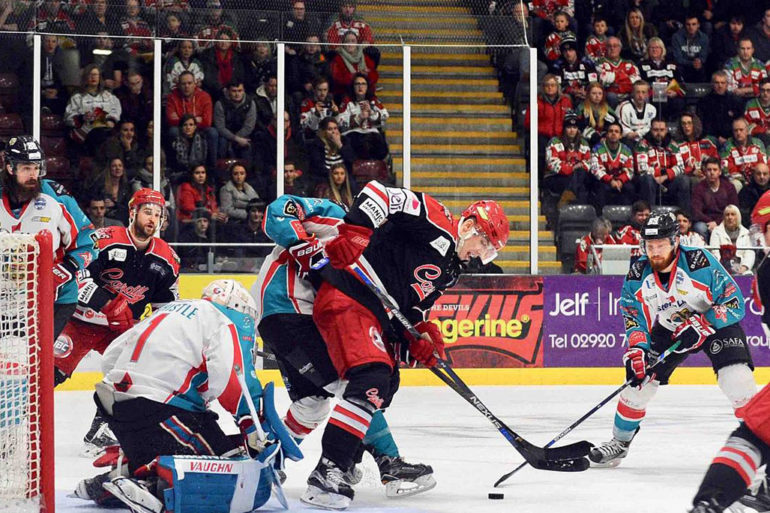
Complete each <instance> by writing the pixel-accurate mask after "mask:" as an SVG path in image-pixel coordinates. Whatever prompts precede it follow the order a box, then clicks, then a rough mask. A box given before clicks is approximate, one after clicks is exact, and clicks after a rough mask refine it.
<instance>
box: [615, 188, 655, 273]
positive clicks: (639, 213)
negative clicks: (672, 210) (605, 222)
mask: <svg viewBox="0 0 770 513" xmlns="http://www.w3.org/2000/svg"><path fill="white" fill-rule="evenodd" d="M649 217H650V204H649V203H647V202H646V201H644V200H637V201H635V202H634V203H633V205H631V220H630V221H629V223H628V224H627V225H625V226H624V227H622V228H620V229H619V230H618V231H616V232H615V233H614V234H613V235H612V240H613V242H614V243H615V244H624V245H627V246H636V247H635V248H634V249H632V250H631V258H632V259H633V258H636V257H639V256H642V249H641V248H640V247H639V243H640V242H641V241H642V234H641V232H640V231H639V230H641V229H642V226H644V223H646V222H647V219H649ZM632 261H633V260H632Z"/></svg>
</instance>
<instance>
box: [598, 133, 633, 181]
mask: <svg viewBox="0 0 770 513" xmlns="http://www.w3.org/2000/svg"><path fill="white" fill-rule="evenodd" d="M591 174H592V175H594V177H595V178H596V179H597V180H601V181H602V182H606V183H609V182H610V181H612V180H613V179H616V180H620V181H621V182H623V183H626V182H628V181H629V180H631V178H632V177H633V174H634V154H633V153H631V148H629V147H628V146H626V145H625V144H623V143H618V147H617V149H615V150H612V149H610V147H609V146H608V145H607V141H602V142H600V143H599V144H597V145H596V146H594V149H593V150H592V151H591Z"/></svg>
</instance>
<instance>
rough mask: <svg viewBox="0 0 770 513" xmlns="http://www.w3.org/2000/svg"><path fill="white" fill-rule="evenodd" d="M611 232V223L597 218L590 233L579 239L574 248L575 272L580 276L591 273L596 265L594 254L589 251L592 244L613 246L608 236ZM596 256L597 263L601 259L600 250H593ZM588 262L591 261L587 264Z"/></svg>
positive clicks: (613, 242)
mask: <svg viewBox="0 0 770 513" xmlns="http://www.w3.org/2000/svg"><path fill="white" fill-rule="evenodd" d="M610 231H612V223H610V221H609V220H607V219H605V218H603V217H597V218H596V219H594V222H593V223H592V224H591V233H589V234H588V235H586V236H585V237H583V238H582V239H580V242H579V243H578V245H577V247H576V248H575V272H576V273H582V274H589V273H593V271H594V269H595V265H596V260H595V257H594V252H593V251H591V247H592V246H593V245H594V244H615V241H614V240H613V239H612V237H611V236H610ZM594 251H596V256H598V257H599V261H601V258H602V250H601V249H598V248H597V249H595V250H594ZM589 260H590V261H591V262H590V264H589Z"/></svg>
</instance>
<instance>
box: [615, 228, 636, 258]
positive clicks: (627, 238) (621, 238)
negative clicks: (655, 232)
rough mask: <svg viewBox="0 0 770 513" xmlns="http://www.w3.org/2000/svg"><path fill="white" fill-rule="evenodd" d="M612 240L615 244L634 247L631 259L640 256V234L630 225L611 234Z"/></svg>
mask: <svg viewBox="0 0 770 513" xmlns="http://www.w3.org/2000/svg"><path fill="white" fill-rule="evenodd" d="M612 240H613V241H614V242H615V244H623V245H626V246H634V248H633V249H632V250H631V258H638V257H640V256H641V255H642V249H641V248H640V247H639V244H640V243H641V242H642V234H641V232H640V231H639V230H638V229H637V228H634V227H633V226H632V225H630V224H627V225H625V226H624V227H622V228H620V229H619V230H618V231H616V232H615V233H613V234H612Z"/></svg>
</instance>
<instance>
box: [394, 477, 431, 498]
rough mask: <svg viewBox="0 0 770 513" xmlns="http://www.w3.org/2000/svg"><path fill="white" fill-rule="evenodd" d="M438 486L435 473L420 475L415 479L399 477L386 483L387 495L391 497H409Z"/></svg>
mask: <svg viewBox="0 0 770 513" xmlns="http://www.w3.org/2000/svg"><path fill="white" fill-rule="evenodd" d="M435 487H436V480H435V479H433V475H432V474H429V475H427V476H420V477H418V478H417V479H415V480H414V481H404V480H403V479H399V480H396V481H391V482H389V483H388V484H386V485H385V496H386V497H389V498H391V499H394V498H400V497H409V496H411V495H417V494H418V493H422V492H427V491H428V490H432V489H433V488H435Z"/></svg>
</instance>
